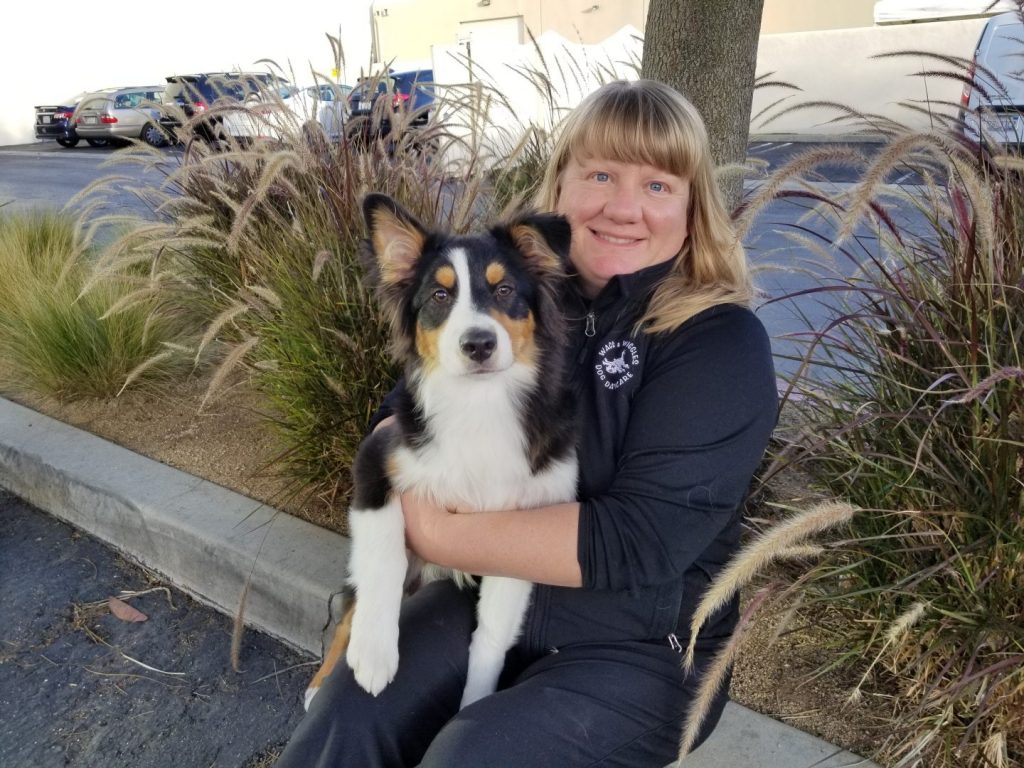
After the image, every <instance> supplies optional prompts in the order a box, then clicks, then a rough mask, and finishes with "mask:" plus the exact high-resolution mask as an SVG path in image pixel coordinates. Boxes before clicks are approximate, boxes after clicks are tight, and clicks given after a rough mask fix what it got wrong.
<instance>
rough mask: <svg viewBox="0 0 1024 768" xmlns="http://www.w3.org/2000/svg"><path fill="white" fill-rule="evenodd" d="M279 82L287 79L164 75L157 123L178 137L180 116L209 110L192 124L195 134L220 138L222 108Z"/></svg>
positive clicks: (252, 75)
mask: <svg viewBox="0 0 1024 768" xmlns="http://www.w3.org/2000/svg"><path fill="white" fill-rule="evenodd" d="M282 85H287V81H286V80H284V79H283V78H280V77H278V76H276V75H272V74H270V73H269V72H204V73H201V74H196V75H172V76H171V77H168V78H167V89H166V90H165V91H164V97H163V103H164V106H165V107H166V108H165V109H164V110H163V111H162V113H161V115H160V126H161V127H162V128H163V129H164V130H165V132H166V133H167V134H168V135H170V136H178V137H179V138H180V137H181V136H180V130H179V129H180V128H181V125H182V122H181V120H180V119H179V116H180V115H184V117H185V118H186V119H191V118H192V117H194V116H195V115H202V114H204V113H207V112H209V113H210V114H209V117H207V118H204V119H201V120H199V121H198V122H197V123H195V132H196V134H197V135H198V136H199V137H200V138H203V139H205V140H207V141H216V140H221V139H224V138H225V135H226V132H225V131H223V130H222V123H223V122H224V110H223V109H222V107H224V106H230V105H232V104H242V103H244V102H245V101H246V100H247V99H249V97H254V98H259V96H260V94H261V93H262V92H263V91H264V90H266V89H268V88H273V89H277V88H280V87H281V86H282ZM214 107H217V108H218V109H216V110H215V109H214Z"/></svg>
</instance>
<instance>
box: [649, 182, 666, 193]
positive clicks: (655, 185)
mask: <svg viewBox="0 0 1024 768" xmlns="http://www.w3.org/2000/svg"><path fill="white" fill-rule="evenodd" d="M666 189H667V187H666V186H665V185H664V184H663V183H662V182H660V181H652V182H651V183H650V190H651V191H652V192H664V191H665V190H666Z"/></svg>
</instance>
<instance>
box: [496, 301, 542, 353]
mask: <svg viewBox="0 0 1024 768" xmlns="http://www.w3.org/2000/svg"><path fill="white" fill-rule="evenodd" d="M491 317H493V318H494V320H495V321H496V322H497V323H499V324H500V325H501V327H502V328H504V329H505V332H506V333H507V334H508V338H509V340H510V341H511V342H512V354H513V356H514V357H515V359H516V361H517V362H520V363H523V364H524V365H533V364H534V362H535V361H536V359H537V342H536V339H535V338H534V333H535V332H536V330H537V322H536V320H534V318H533V312H530V313H529V314H527V316H526V317H525V318H523V319H522V320H517V319H516V318H513V317H509V316H508V315H506V314H504V313H502V312H492V313H491Z"/></svg>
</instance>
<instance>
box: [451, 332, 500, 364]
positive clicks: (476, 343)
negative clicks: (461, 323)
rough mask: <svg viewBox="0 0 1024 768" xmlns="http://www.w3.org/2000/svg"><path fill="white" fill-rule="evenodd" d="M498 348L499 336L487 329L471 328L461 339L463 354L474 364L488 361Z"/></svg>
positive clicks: (460, 346)
mask: <svg viewBox="0 0 1024 768" xmlns="http://www.w3.org/2000/svg"><path fill="white" fill-rule="evenodd" d="M497 346H498V336H497V334H495V332H494V331H492V330H489V329H487V328H470V329H469V330H468V331H466V332H465V333H464V334H462V337H461V338H460V339H459V348H460V349H461V350H462V354H464V355H465V356H466V357H468V358H469V359H470V360H472V361H473V362H474V363H482V362H484V361H486V360H487V359H488V358H490V356H491V355H492V354H493V353H494V350H495V348H496V347H497Z"/></svg>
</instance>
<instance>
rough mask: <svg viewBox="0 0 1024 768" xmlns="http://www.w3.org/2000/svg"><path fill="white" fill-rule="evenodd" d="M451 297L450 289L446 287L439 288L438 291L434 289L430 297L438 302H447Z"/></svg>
mask: <svg viewBox="0 0 1024 768" xmlns="http://www.w3.org/2000/svg"><path fill="white" fill-rule="evenodd" d="M449 297H450V294H449V293H448V291H446V290H445V289H444V288H438V289H437V290H436V291H434V294H433V296H431V297H430V298H432V299H433V300H434V301H436V302H437V303H438V304H447V303H448V299H449Z"/></svg>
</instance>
